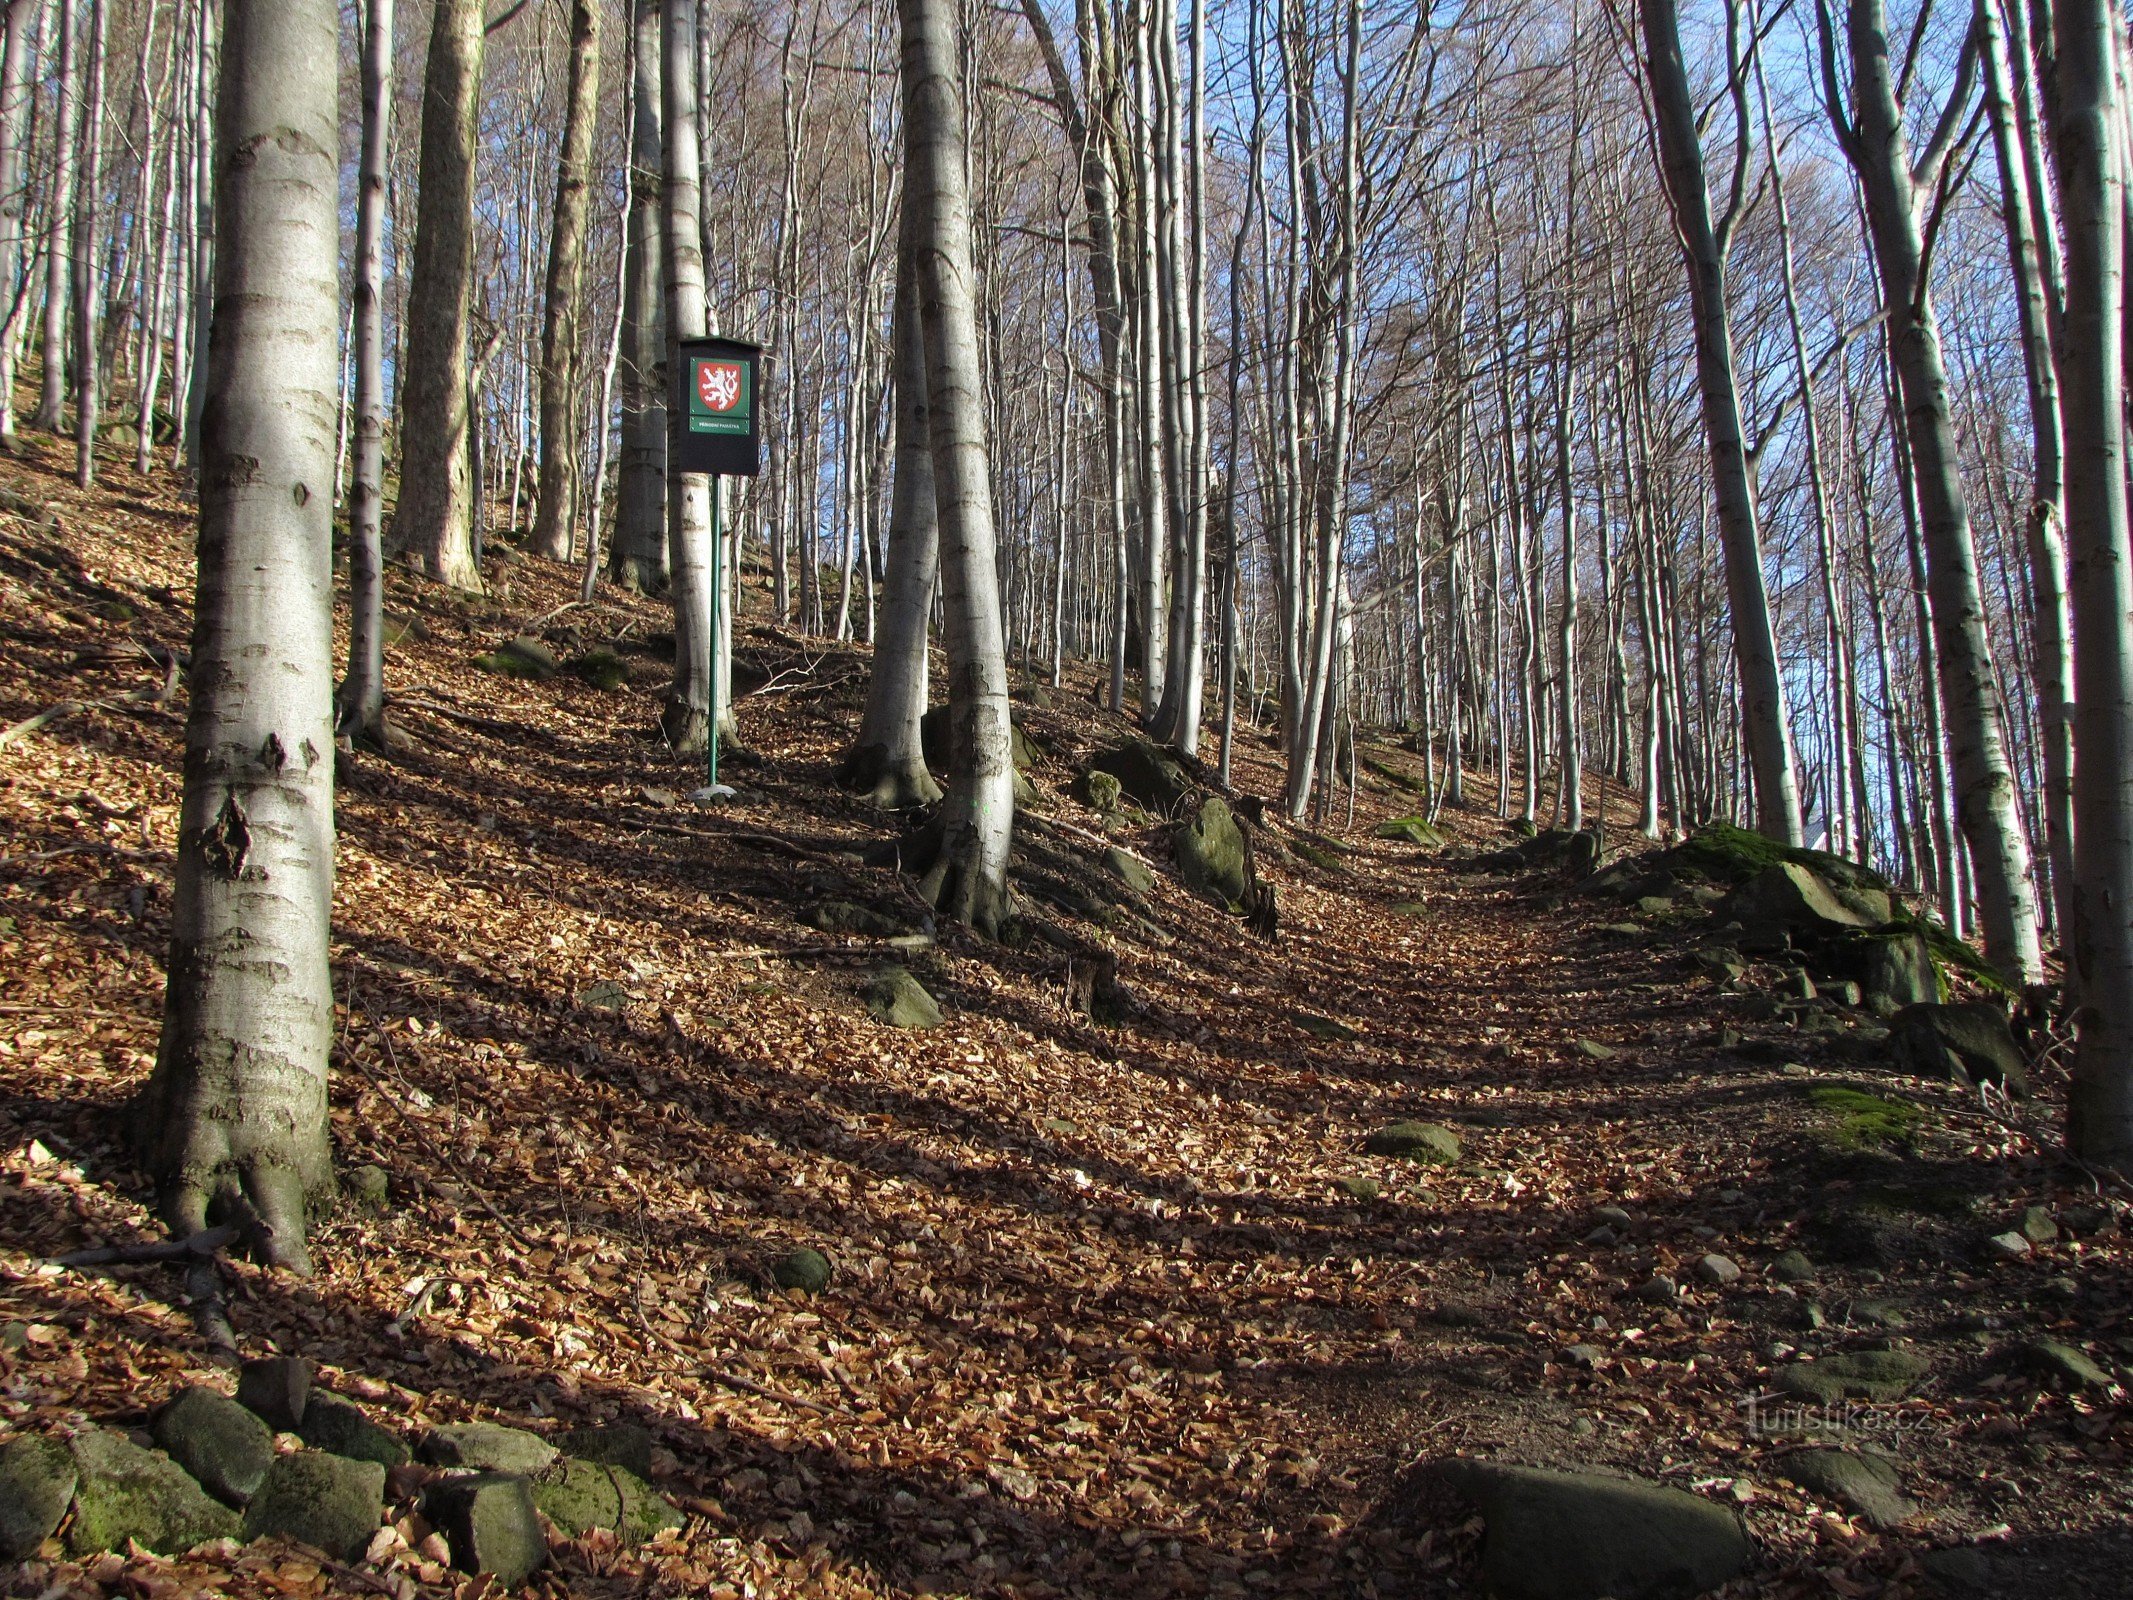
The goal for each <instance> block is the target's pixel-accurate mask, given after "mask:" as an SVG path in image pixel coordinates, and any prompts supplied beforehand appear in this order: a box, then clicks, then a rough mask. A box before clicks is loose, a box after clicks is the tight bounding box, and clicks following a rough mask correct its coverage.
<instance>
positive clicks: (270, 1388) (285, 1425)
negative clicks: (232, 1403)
mask: <svg viewBox="0 0 2133 1600" xmlns="http://www.w3.org/2000/svg"><path fill="white" fill-rule="evenodd" d="M310 1398H311V1363H310V1362H308V1361H306V1360H305V1359H304V1358H303V1357H302V1356H267V1357H264V1358H262V1359H260V1360H257V1361H247V1362H246V1363H245V1364H244V1368H243V1370H242V1371H240V1372H239V1373H238V1374H237V1403H238V1404H239V1405H241V1406H243V1407H244V1408H245V1409H246V1410H248V1411H250V1412H251V1413H252V1414H253V1415H254V1416H257V1417H258V1418H260V1419H261V1420H262V1421H264V1422H265V1423H266V1425H267V1426H268V1427H270V1428H272V1429H274V1430H275V1431H276V1432H277V1433H294V1432H296V1430H297V1429H298V1428H299V1427H301V1426H302V1425H303V1420H304V1407H305V1406H306V1405H307V1404H308V1403H309V1402H310Z"/></svg>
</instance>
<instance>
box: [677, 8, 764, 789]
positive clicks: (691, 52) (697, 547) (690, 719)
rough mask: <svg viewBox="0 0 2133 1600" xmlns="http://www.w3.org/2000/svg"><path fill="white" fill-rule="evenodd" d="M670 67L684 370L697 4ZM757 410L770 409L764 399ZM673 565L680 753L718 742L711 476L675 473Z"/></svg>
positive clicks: (694, 324) (699, 234) (693, 298)
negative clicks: (714, 738) (713, 738)
mask: <svg viewBox="0 0 2133 1600" xmlns="http://www.w3.org/2000/svg"><path fill="white" fill-rule="evenodd" d="M660 46H661V50H662V53H663V55H664V58H665V59H664V61H663V63H662V66H661V71H660V83H661V86H662V98H661V127H662V136H663V141H664V147H665V155H666V161H665V172H666V206H665V235H664V244H663V249H662V252H661V259H662V261H663V263H664V265H665V267H666V286H667V357H666V364H665V372H667V373H672V372H676V371H679V370H680V366H681V355H680V348H681V341H682V340H684V339H701V338H702V337H703V336H704V247H703V226H702V220H701V213H702V209H703V182H702V168H701V166H700V164H699V163H700V159H701V147H700V146H699V145H698V143H697V139H696V116H697V85H696V7H695V6H694V5H693V4H691V3H690V0H667V3H666V6H665V14H664V16H663V17H662V19H661V23H660ZM757 403H758V404H760V403H761V402H760V401H758V402H757ZM688 422H689V418H688V412H687V411H686V409H683V410H676V409H674V408H673V407H671V406H670V407H669V408H668V415H667V459H668V460H669V461H672V460H674V459H675V457H676V456H677V455H678V453H679V448H680V444H681V441H682V439H683V438H684V437H685V435H684V431H683V430H685V429H686V428H687V427H688ZM667 566H668V570H669V573H670V577H671V582H672V592H673V600H674V681H673V683H672V684H671V685H670V686H669V687H668V689H667V700H666V706H665V708H664V709H663V710H662V711H661V712H660V717H659V725H660V728H661V730H662V731H663V732H664V733H665V734H666V737H667V743H668V744H670V745H671V746H673V748H674V750H675V751H676V752H677V753H679V754H693V753H694V752H696V751H699V750H702V749H703V748H704V747H705V745H706V743H707V742H708V740H709V735H710V727H711V718H712V717H713V716H714V715H715V714H716V712H717V707H715V706H714V705H713V703H712V677H713V673H714V671H715V668H716V663H715V662H714V661H713V660H712V648H713V644H712V637H711V634H712V624H713V618H712V605H713V600H714V597H713V595H712V593H711V479H710V478H709V477H708V476H707V475H706V474H704V473H701V472H678V473H673V474H670V479H669V483H668V493H667Z"/></svg>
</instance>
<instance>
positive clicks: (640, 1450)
mask: <svg viewBox="0 0 2133 1600" xmlns="http://www.w3.org/2000/svg"><path fill="white" fill-rule="evenodd" d="M555 1442H556V1445H557V1446H558V1447H559V1448H560V1449H561V1450H562V1452H563V1454H564V1455H566V1456H576V1457H577V1458H578V1459H579V1460H580V1461H596V1462H599V1463H600V1464H601V1465H603V1466H609V1467H621V1468H622V1469H623V1470H625V1471H627V1472H634V1473H635V1474H636V1475H637V1476H638V1477H640V1478H649V1477H650V1476H651V1475H652V1434H651V1430H650V1429H648V1428H641V1427H639V1426H638V1425H637V1424H636V1423H634V1422H601V1423H595V1424H592V1425H591V1426H588V1427H583V1428H570V1429H566V1430H565V1431H564V1432H562V1433H560V1434H558V1435H556V1441H555ZM536 1498H538V1492H536Z"/></svg>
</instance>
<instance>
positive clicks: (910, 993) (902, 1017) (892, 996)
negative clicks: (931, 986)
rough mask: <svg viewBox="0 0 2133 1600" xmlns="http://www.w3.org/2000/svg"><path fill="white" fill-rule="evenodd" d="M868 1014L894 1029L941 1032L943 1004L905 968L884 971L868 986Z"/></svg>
mask: <svg viewBox="0 0 2133 1600" xmlns="http://www.w3.org/2000/svg"><path fill="white" fill-rule="evenodd" d="M867 1010H868V1011H870V1012H872V1013H873V1015H874V1019H875V1021H877V1022H886V1023H887V1024H888V1025H889V1026H890V1027H892V1028H937V1027H939V1026H940V1025H941V1008H940V1003H939V1002H938V1001H937V1000H935V999H934V998H933V996H932V995H930V994H928V993H926V988H925V985H924V984H922V983H920V982H919V981H918V979H916V978H914V977H912V976H911V974H910V973H909V972H908V971H907V970H906V969H904V968H903V967H883V968H882V969H881V970H880V971H878V972H876V973H875V974H874V976H873V977H872V979H870V980H869V981H868V983H867Z"/></svg>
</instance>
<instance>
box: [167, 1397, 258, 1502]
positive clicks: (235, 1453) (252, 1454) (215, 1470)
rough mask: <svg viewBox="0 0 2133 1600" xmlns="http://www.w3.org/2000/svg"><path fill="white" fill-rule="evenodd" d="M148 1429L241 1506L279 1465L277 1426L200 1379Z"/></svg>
mask: <svg viewBox="0 0 2133 1600" xmlns="http://www.w3.org/2000/svg"><path fill="white" fill-rule="evenodd" d="M148 1431H149V1432H150V1433H151V1434H153V1435H154V1437H155V1441H156V1443H157V1444H159V1445H161V1446H162V1447H163V1448H164V1449H165V1450H167V1451H168V1452H169V1453H170V1458H171V1460H173V1461H175V1462H177V1464H178V1465H179V1466H181V1467H183V1468H184V1469H185V1470H186V1471H187V1472H189V1473H191V1474H192V1475H193V1476H194V1477H195V1478H197V1479H199V1480H200V1487H201V1488H203V1489H205V1490H206V1491H207V1492H208V1493H209V1494H211V1495H213V1496H214V1497H215V1498H216V1499H217V1500H220V1501H221V1502H222V1503H223V1504H224V1505H232V1506H236V1507H237V1508H239V1509H240V1510H242V1509H243V1507H244V1505H245V1503H246V1502H247V1501H249V1500H250V1499H251V1498H252V1492H253V1491H254V1490H255V1489H257V1488H258V1487H259V1483H260V1480H261V1479H262V1478H264V1477H265V1476H266V1475H267V1468H268V1467H270V1466H272V1465H273V1464H274V1430H273V1429H271V1428H269V1427H268V1426H267V1425H266V1424H265V1423H264V1422H262V1421H260V1420H259V1418H258V1417H256V1416H254V1415H253V1414H252V1413H251V1412H250V1411H248V1410H246V1409H245V1408H244V1407H243V1406H241V1405H239V1404H238V1403H237V1402H236V1401H234V1400H232V1399H231V1398H230V1397H229V1396H228V1395H225V1394H219V1393H217V1392H216V1391H215V1390H213V1389H204V1388H201V1387H200V1386H199V1385H197V1384H195V1385H194V1386H193V1387H191V1388H189V1389H181V1390H179V1391H178V1393H177V1394H176V1395H175V1396H173V1397H172V1399H171V1400H170V1403H169V1404H167V1405H165V1406H164V1407H163V1408H162V1409H161V1410H159V1411H158V1412H156V1414H155V1420H154V1421H153V1422H151V1423H150V1424H149V1425H148Z"/></svg>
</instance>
